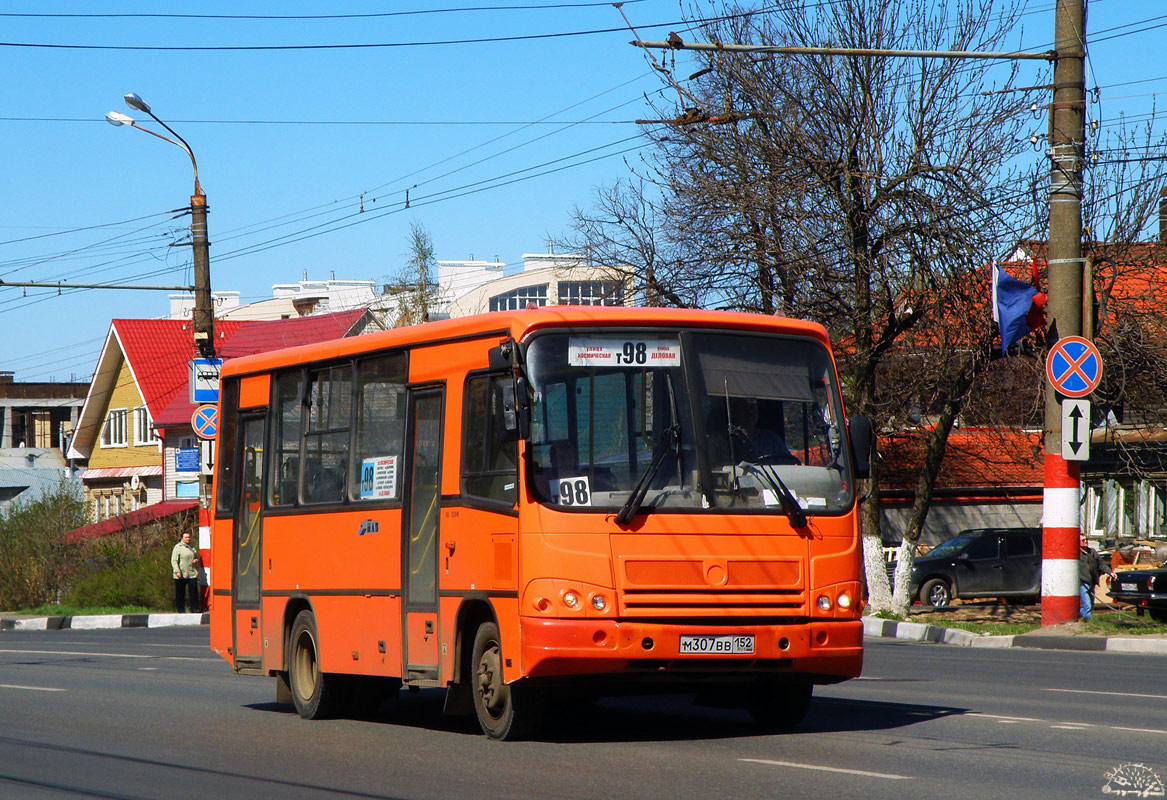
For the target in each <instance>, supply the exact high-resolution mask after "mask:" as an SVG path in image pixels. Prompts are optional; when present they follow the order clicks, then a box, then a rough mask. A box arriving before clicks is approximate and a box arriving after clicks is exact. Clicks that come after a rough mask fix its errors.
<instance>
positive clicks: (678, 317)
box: [222, 306, 827, 375]
mask: <svg viewBox="0 0 1167 800" xmlns="http://www.w3.org/2000/svg"><path fill="white" fill-rule="evenodd" d="M598 326H602V327H620V326H631V327H669V326H682V327H686V328H728V329H735V330H755V331H760V332H761V331H766V332H770V333H788V334H794V335H799V336H809V337H811V338H814V339H817V340H819V341H821V342H822V343H823V344H827V332H826V329H824V328H823V326H822V325H819V324H818V323H817V322H807V321H805V320H796V319H788V318H786V317H773V316H767V315H764V314H745V313H741V312H736V311H705V310H700V309H682V308H642V307H626V306H543V307H540V308H536V309H529V310H523V311H493V312H490V313H487V314H475V315H473V316H468V317H457V318H455V319H447V320H442V321H440V322H427V323H424V324H421V325H410V326H407V327H403V328H393V329H391V330H387V331H377V332H375V333H366V334H362V335H360V336H353V337H349V338H347V339H334V340H332V341H328V342H320V343H318V344H309V345H303V346H300V347H290V348H287V349H284V350H273V351H269V352H266V353H257V354H255V355H250V356H243V357H241V358H234V359H230V360H229V361H227V362H226V363H224V364H223V370H222V374H223V375H242V374H248V373H255V372H266V371H268V370H271V369H277V368H280V367H286V366H289V365H291V364H299V363H308V362H314V361H324V360H328V359H333V358H342V357H344V356H349V355H355V354H358V353H364V352H368V351H373V350H382V349H392V348H395V347H405V346H410V345H420V344H428V343H438V342H443V341H449V340H452V339H470V338H480V337H483V336H489V335H492V334H497V335H498V336H499V337H503V336H506V335H507V334H508V333H509V334H510V335H511V336H512V337H514V338H515V339H516V340H522V339H523V337H524V336H526V335H527V334H529V333H531V332H532V331H536V330H539V329H543V328H563V327H575V328H587V327H598Z"/></svg>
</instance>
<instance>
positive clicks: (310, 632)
mask: <svg viewBox="0 0 1167 800" xmlns="http://www.w3.org/2000/svg"><path fill="white" fill-rule="evenodd" d="M318 642H319V639H318V638H317V636H316V615H315V614H313V613H312V612H311V611H301V612H300V613H299V614H297V615H296V620H295V622H293V623H292V634H291V636H290V637H289V638H288V683H289V686H290V688H291V690H292V702H293V703H294V704H295V706H296V711H297V712H299V714H300V716H301V717H303V718H304V719H328V718H329V717H334V716H336V715H337V714H338V713H339V712H340V711H341V710H342V709H343V707H344V700H345V697H344V695H345V692H344V691H343V689H344V681H343V678H344V677H345V676H343V675H330V674H328V673H325V672H322V671H321V670H320V646H319V644H318Z"/></svg>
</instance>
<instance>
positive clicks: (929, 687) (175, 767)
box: [0, 628, 1167, 800]
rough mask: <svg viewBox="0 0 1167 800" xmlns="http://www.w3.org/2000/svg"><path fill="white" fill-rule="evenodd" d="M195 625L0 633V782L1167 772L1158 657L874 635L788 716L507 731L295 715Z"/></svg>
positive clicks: (726, 779)
mask: <svg viewBox="0 0 1167 800" xmlns="http://www.w3.org/2000/svg"><path fill="white" fill-rule="evenodd" d="M206 641H207V632H206V629H205V628H199V629H191V628H172V629H124V630H111V631H68V630H66V631H43V632H41V631H29V632H25V631H4V632H0V797H2V798H24V797H30V798H69V797H73V798H76V797H104V798H157V797H168V798H169V797H175V798H183V797H191V798H196V797H197V798H200V800H207V798H233V797H240V798H242V797H247V798H267V797H280V798H321V797H323V798H342V797H364V798H493V797H498V798H519V797H522V798H545V797H546V798H556V800H567V799H568V798H642V797H643V798H657V797H659V798H693V799H694V800H697V799H698V798H699V799H700V800H709V798H767V800H769V799H770V798H782V797H804V798H814V797H826V798H849V797H862V798H864V799H865V800H877V799H878V798H895V800H903V798H915V797H920V798H925V797H927V798H936V797H943V798H946V800H959V799H960V798H970V800H971V799H973V798H975V799H976V800H983V798H997V797H1020V798H1054V797H1056V798H1075V797H1091V798H1094V797H1100V796H1103V791H1102V790H1103V787H1104V786H1106V785H1107V782H1108V774H1110V773H1114V772H1115V770H1118V771H1119V773H1120V774H1121V775H1132V774H1136V773H1137V774H1142V775H1144V776H1149V775H1151V774H1152V773H1154V774H1157V775H1158V776H1160V777H1167V658H1163V657H1159V656H1127V655H1117V654H1107V653H1077V652H1060V651H1050V650H1039V651H1033V650H979V649H971V648H965V647H950V646H944V645H930V644H919V643H904V642H896V641H885V640H868V650H867V660H866V665H865V669H864V677H863V678H862V679H860V680H857V681H852V682H849V683H846V684H842V685H839V686H835V687H829V688H825V689H822V690H821V691H819V692H818V693H817V694H816V700H815V701H814V703H813V704H812V708H811V712H810V714H809V715H808V717H807V720H806V723H805V725H804V727H803V728H802V729H801V730H800V731H799V732H797V733H793V734H786V735H768V734H762V733H759V732H758V731H757V729H755V728H752V727H751V725H750V723H749V719H748V717H747V716H746V715H745V714H744V713H740V712H735V711H726V710H716V709H707V708H695V707H693V706H692V705H691V704H690V703H689V702H688V698H678V697H669V698H651V699H650V698H626V699H621V700H606V701H602V702H600V703H598V704H595V705H592V706H582V707H572V708H570V709H564V710H561V711H560V712H559V713H558V714H557V716H556V718H555V719H554V720H553V724H552V725H551V726H550V728H549V729H548V731H547V732H546V735H545V737H544V738H543V739H542V740H541V741H536V742H525V743H513V744H506V743H496V742H491V741H487V740H486V739H485V738H484V737H483V736H482V735H481V734H480V733H478V731H477V726H476V725H475V724H474V723H473V722H472V721H462V720H456V719H450V718H447V717H443V716H442V715H441V713H440V710H441V695H440V693H438V692H432V691H427V692H421V693H418V694H413V695H410V694H403V695H402V697H401V699H400V700H398V701H394V702H390V703H387V704H386V705H385V706H384V707H383V708H382V711H381V714H380V715H379V716H378V718H376V719H374V720H372V721H359V720H336V721H327V722H324V721H321V722H306V721H304V720H301V719H300V718H299V717H298V716H297V715H296V714H295V713H294V711H292V710H291V709H290V707H286V706H279V705H276V704H275V703H273V702H272V698H273V696H274V687H273V682H272V681H271V680H270V679H263V678H247V677H238V676H234V675H232V674H231V672H230V669H229V668H228V667H227V665H226V664H225V663H224V662H222V661H220V660H219V659H217V658H216V657H214V656H212V655H211V654H210V652H209V651H208V650H207V649H206ZM1131 764H1142V765H1144V766H1143V767H1141V768H1135V767H1130V766H1128V765H1131ZM1112 788H1114V787H1113V786H1112Z"/></svg>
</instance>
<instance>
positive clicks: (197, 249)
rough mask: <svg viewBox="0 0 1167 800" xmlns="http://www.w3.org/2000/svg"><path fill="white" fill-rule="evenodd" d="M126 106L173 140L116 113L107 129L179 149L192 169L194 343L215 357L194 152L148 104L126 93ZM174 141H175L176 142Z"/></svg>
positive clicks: (202, 202) (203, 210) (202, 201)
mask: <svg viewBox="0 0 1167 800" xmlns="http://www.w3.org/2000/svg"><path fill="white" fill-rule="evenodd" d="M125 101H126V105H127V106H129V107H130V108H132V109H134V110H135V111H141V112H143V113H144V114H149V115H150V118H151V119H153V120H154V121H155V122H157V123H158V124H159V125H161V126H162V127H163V128H165V129H166V130H167V131H168V132H169V133H170V134H171V135H172V136H173V137H174V139H171V138H170V137H168V136H163V135H162V134H160V133H156V132H155V131H152V130H150V129H149V128H143V127H142V126H141V125H139V124H138V123H137V122H135V121H134V118H133V117H131V116H129V115H127V114H122V113H121V112H119V111H110V112H109V113H108V114H106V115H105V121H106V122H108V123H109V124H110V125H114V126H118V125H129V126H130V127H131V128H137V129H138V130H140V131H142V132H143V133H148V134H150V135H151V136H156V137H157V138H159V139H162V140H163V141H166V142H170V143H171V144H172V145H174V146H175V147H180V148H182V150H183V151H184V152H185V153H186V154H187V155H188V156H190V164H191V166H192V167H194V194H192V195H191V197H190V239H191V248H192V251H193V254H194V284H195V307H194V320H193V322H194V340H195V346H196V347H197V348H198V351H199V355H201V356H202V357H203V358H214V357H215V315H214V312H213V311H212V309H211V264H210V261H211V259H210V253H209V249H210V243H209V242H208V241H207V196H206V195H205V194H203V187H202V186H200V185H199V165H198V163H197V162H196V161H195V156H194V151H192V150H191V149H190V145H188V144H187V143H186V140H185V139H183V138H182V137H181V136H179V135H178V133H176V132H175V131H174V130H173V129H172V128H171V127H170V126H169V125H167V124H166V123H165V122H163V121H162V120H160V119H158V117H156V116H155V115H154V112H153V111H151V110H150V106H149V104H147V103H146V101H145V100H143V99H142V98H141V97H138V95H136V94H134V93H133V92H130V93H129V94H127V95H126V96H125ZM176 140H177V141H176Z"/></svg>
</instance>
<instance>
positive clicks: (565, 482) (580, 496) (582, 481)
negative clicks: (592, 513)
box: [550, 475, 592, 506]
mask: <svg viewBox="0 0 1167 800" xmlns="http://www.w3.org/2000/svg"><path fill="white" fill-rule="evenodd" d="M550 483H551V486H550V488H551V500H552V502H555V503H558V504H559V505H561V506H590V505H591V504H592V490H591V486H590V485H589V484H588V476H587V475H582V476H580V477H578V478H561V479H560V480H553V481H551V482H550Z"/></svg>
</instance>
